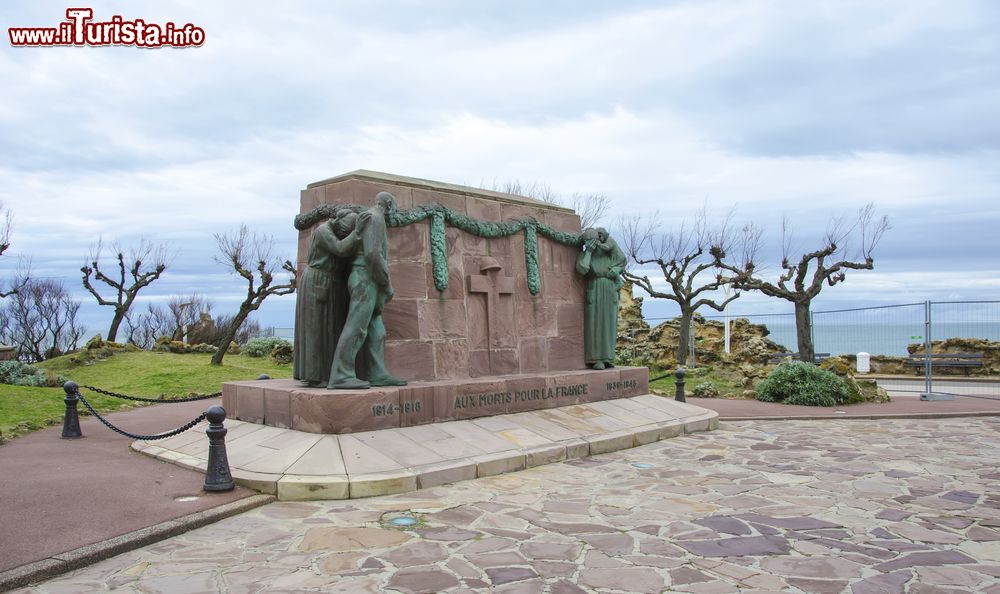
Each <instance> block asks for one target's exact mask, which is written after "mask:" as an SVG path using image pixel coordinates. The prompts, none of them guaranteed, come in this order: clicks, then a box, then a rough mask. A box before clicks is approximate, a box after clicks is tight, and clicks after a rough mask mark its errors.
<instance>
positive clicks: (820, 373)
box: [757, 361, 847, 406]
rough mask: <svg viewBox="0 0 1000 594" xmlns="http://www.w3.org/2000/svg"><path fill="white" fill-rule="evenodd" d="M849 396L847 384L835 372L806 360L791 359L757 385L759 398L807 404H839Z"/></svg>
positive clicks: (761, 399) (766, 400)
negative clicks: (805, 361)
mask: <svg viewBox="0 0 1000 594" xmlns="http://www.w3.org/2000/svg"><path fill="white" fill-rule="evenodd" d="M846 398H847V386H846V384H845V383H844V380H842V379H841V378H840V377H838V376H837V375H836V374H835V373H832V372H830V371H826V370H823V369H820V368H819V367H816V366H815V365H812V364H810V363H804V362H802V361H789V362H786V363H782V364H781V365H778V366H777V367H775V368H774V371H772V372H771V374H770V375H768V376H767V378H766V379H764V380H763V381H762V382H760V384H759V385H758V386H757V400H760V401H762V402H781V403H784V404H799V405H805V406H836V405H838V404H843V403H844V400H845V399H846Z"/></svg>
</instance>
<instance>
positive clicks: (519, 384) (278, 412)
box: [222, 367, 649, 434]
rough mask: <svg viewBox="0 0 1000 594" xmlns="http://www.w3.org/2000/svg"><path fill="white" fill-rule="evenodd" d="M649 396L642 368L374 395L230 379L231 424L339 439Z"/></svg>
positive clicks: (442, 384)
mask: <svg viewBox="0 0 1000 594" xmlns="http://www.w3.org/2000/svg"><path fill="white" fill-rule="evenodd" d="M648 391H649V370H648V369H647V368H645V367H616V368H613V369H604V370H601V371H596V370H592V369H587V370H579V371H550V372H545V373H538V374H532V375H506V376H491V377H481V378H473V379H462V380H446V381H426V382H422V381H415V382H411V383H410V384H409V385H407V386H402V387H398V388H396V387H392V388H388V387H387V388H371V389H369V390H326V389H321V388H306V387H303V386H302V385H301V384H300V383H299V382H298V381H296V380H292V379H282V380H255V381H246V382H228V383H225V384H223V385H222V405H223V407H225V409H226V416H227V417H229V418H231V419H238V420H240V421H247V422H250V423H260V424H264V425H270V426H273V427H282V428H286V429H295V430H297V431H307V432H309V433H324V434H341V433H354V432H356V431H375V430H378V429H391V428H395V427H410V426H413V425H423V424H426V423H437V422H441V421H457V420H461V419H472V418H476V417H486V416H493V415H499V414H507V413H516V412H524V411H529V410H538V409H543V408H556V407H559V406H568V405H571V404H586V403H589V402H598V401H601V400H614V399H617V398H630V397H632V396H639V395H642V394H646V393H648Z"/></svg>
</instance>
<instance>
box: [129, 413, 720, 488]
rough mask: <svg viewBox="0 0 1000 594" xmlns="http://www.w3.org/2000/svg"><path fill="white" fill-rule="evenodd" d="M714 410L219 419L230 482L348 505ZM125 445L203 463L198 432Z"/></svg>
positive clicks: (574, 452) (574, 454) (671, 427)
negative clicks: (283, 421) (290, 421)
mask: <svg viewBox="0 0 1000 594" xmlns="http://www.w3.org/2000/svg"><path fill="white" fill-rule="evenodd" d="M716 416H717V414H716V413H715V412H714V411H709V410H705V409H703V408H701V407H698V406H693V405H690V404H685V403H683V402H674V401H673V400H671V399H668V398H661V397H659V396H652V395H649V394H645V395H642V396H633V397H631V398H619V399H616V400H602V401H599V402H590V403H587V404H575V405H570V406H561V407H558V408H548V409H539V410H531V411H526V412H519V413H511V414H505V415H497V416H489V417H478V418H474V419H466V420H462V421H445V422H440V423H434V424H429V425H416V426H412V427H396V428H391V429H380V430H378V431H359V432H357V433H351V434H347V435H320V434H317V433H307V432H304V431H295V430H293V429H281V428H278V427H268V426H265V425H260V424H257V423H244V422H241V421H228V422H227V423H226V425H227V428H228V429H229V434H228V435H227V436H226V449H227V450H228V459H229V465H230V468H231V469H232V474H233V478H234V479H235V480H236V481H237V482H238V483H240V484H242V485H245V486H248V487H251V488H254V489H257V490H258V491H261V492H264V493H269V494H272V495H277V496H278V499H281V500H283V501H292V500H315V499H348V498H350V499H357V498H360V497H372V496H375V495H389V494H392V493H405V492H407V491H414V490H416V489H418V488H419V489H425V488H428V487H434V486H437V485H444V484H449V483H455V482H458V481H463V480H469V479H474V478H481V477H485V476H492V475H496V474H502V473H505V472H514V471H518V470H524V469H525V468H530V467H532V466H539V465H542V464H551V463H553V462H560V461H562V460H569V459H572V458H582V457H584V456H589V455H591V454H603V453H605V452H612V451H615V450H621V449H625V448H631V447H635V446H636V445H643V444H647V443H651V442H654V441H658V440H661V439H670V438H672V437H677V436H678V435H683V434H685V433H693V432H696V431H708V430H710V429H711V428H712V427H713V426H714V425H713V421H714V420H715V418H716ZM132 448H133V449H135V450H138V451H141V452H142V453H144V454H147V455H149V456H154V457H156V458H159V459H160V460H167V461H171V462H173V463H175V464H178V465H180V466H184V467H187V468H200V469H204V468H206V467H207V465H208V443H207V440H206V439H205V437H204V435H201V436H199V435H198V434H197V433H194V434H191V433H182V434H181V435H178V436H175V437H171V438H168V439H164V440H160V441H156V442H143V441H137V442H135V443H134V444H133V445H132Z"/></svg>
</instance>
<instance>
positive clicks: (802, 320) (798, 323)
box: [795, 301, 816, 363]
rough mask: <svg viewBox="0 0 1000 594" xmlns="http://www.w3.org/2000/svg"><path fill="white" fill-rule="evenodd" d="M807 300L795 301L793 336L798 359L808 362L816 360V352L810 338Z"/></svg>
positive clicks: (810, 320) (810, 328) (810, 321)
mask: <svg viewBox="0 0 1000 594" xmlns="http://www.w3.org/2000/svg"><path fill="white" fill-rule="evenodd" d="M809 305H810V302H809V301H805V302H803V301H796V302H795V336H796V338H797V341H798V346H799V359H800V360H802V361H806V362H808V363H815V362H816V352H815V349H814V347H813V338H812V316H810V315H809Z"/></svg>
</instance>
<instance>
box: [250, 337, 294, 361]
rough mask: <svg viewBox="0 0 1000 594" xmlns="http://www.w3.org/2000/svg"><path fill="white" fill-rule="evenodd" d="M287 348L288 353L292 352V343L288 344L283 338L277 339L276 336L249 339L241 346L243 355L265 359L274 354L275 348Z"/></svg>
mask: <svg viewBox="0 0 1000 594" xmlns="http://www.w3.org/2000/svg"><path fill="white" fill-rule="evenodd" d="M279 345H280V346H283V347H285V346H287V347H288V351H289V352H291V350H292V343H290V342H288V341H287V340H285V339H284V338H279V337H277V336H261V337H258V338H251V339H250V340H248V341H247V343H246V344H245V345H243V354H245V355H249V356H251V357H266V356H268V355H271V354H272V353H274V349H275V347H277V346H279Z"/></svg>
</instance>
